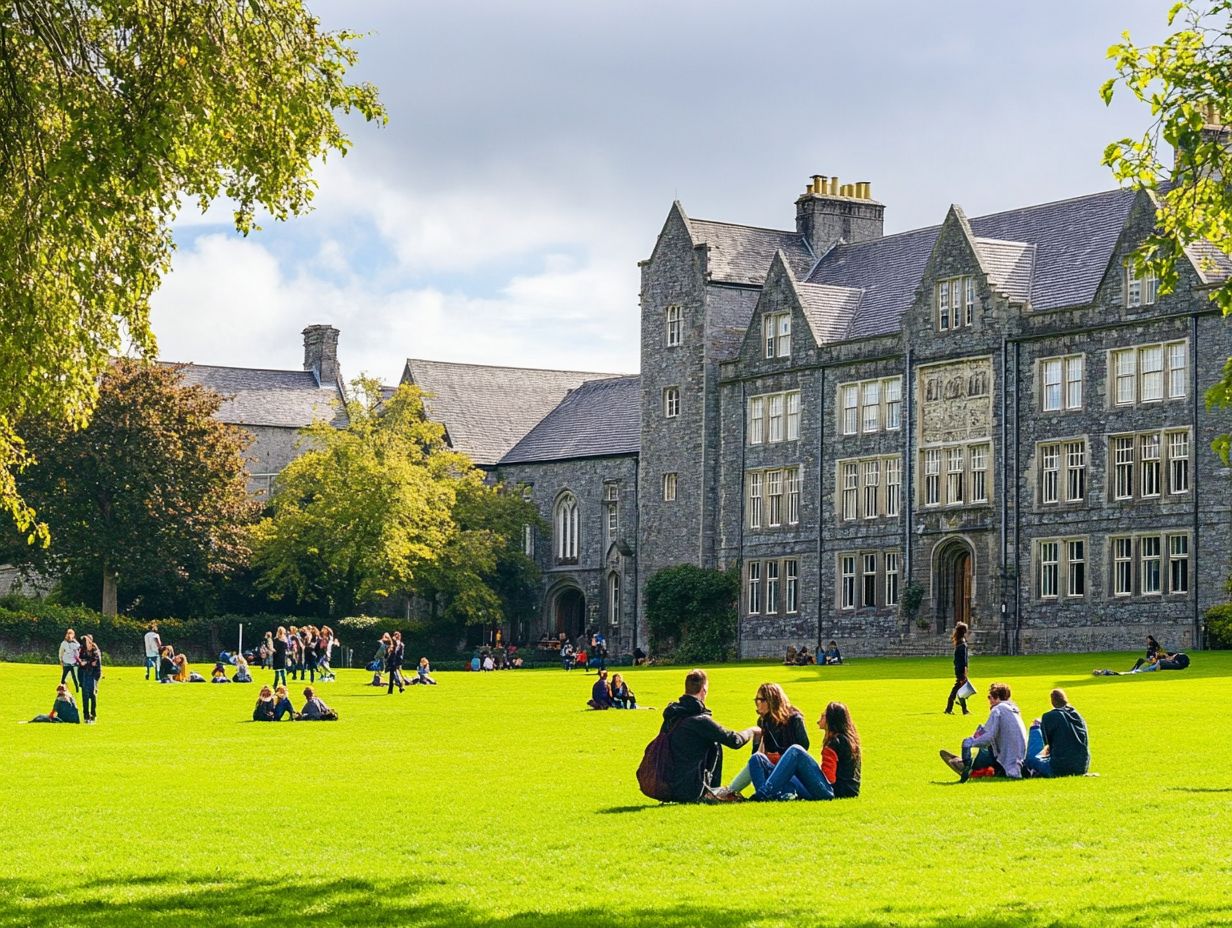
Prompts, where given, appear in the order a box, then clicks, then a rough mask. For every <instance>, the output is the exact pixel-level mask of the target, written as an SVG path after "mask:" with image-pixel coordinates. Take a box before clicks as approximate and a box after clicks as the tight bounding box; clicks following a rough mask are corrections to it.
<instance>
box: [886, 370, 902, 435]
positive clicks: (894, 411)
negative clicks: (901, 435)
mask: <svg viewBox="0 0 1232 928" xmlns="http://www.w3.org/2000/svg"><path fill="white" fill-rule="evenodd" d="M884 392H885V428H886V431H887V432H896V431H898V430H899V429H900V428H901V427H902V422H903V378H902V377H888V378H886V380H885V391H884Z"/></svg>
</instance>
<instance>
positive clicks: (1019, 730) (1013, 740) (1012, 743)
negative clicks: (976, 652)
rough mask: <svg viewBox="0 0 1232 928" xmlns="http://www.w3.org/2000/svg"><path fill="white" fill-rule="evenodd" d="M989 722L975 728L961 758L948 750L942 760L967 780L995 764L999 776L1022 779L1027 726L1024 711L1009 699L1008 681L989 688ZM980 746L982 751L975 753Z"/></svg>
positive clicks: (965, 740) (966, 742)
mask: <svg viewBox="0 0 1232 928" xmlns="http://www.w3.org/2000/svg"><path fill="white" fill-rule="evenodd" d="M988 706H989V710H990V711H989V713H988V721H987V722H985V723H984V724H983V725H981V726H980V727H979V728H977V729H976V731H975V734H974V735H972V736H971V737H970V738H964V739H963V743H962V758H961V759H959V758H956V757H955V756H954V755H953V754H951V753H950V752H949V751H942V752H941V759H942V760H943V761H945V763H946V765H947V766H948V767H950V768H951V769H952V770H953V771H954V772H955V773H957V774H958V776H959V779H960V780H961V782H963V783H966V782H967V780H968V779H969V778H970V776H971V771H972V770H979V769H982V768H984V767H992V768H993V770H995V771H996V775H997V776H1005V777H1009V778H1010V779H1011V780H1018V779H1021V778H1022V770H1023V764H1024V762H1025V761H1026V759H1027V726H1026V725H1024V724H1023V721H1022V713H1021V712H1020V711H1019V709H1018V706H1016V705H1015V704H1014V702H1013V701H1012V700H1011V699H1010V687H1009V684H1008V683H993V684H992V685H991V686H989V687H988ZM976 748H978V749H979V753H977V754H975V756H974V757H973V756H972V752H973V751H974V750H975V749H976Z"/></svg>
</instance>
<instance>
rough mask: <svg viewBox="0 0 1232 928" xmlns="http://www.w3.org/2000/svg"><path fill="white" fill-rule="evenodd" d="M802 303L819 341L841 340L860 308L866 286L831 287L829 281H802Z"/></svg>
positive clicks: (798, 289) (797, 288)
mask: <svg viewBox="0 0 1232 928" xmlns="http://www.w3.org/2000/svg"><path fill="white" fill-rule="evenodd" d="M796 290H797V291H798V292H799V294H800V307H801V309H802V311H803V312H804V318H805V319H807V320H808V324H809V328H810V329H812V330H813V338H815V339H816V340H817V344H819V345H824V344H826V343H827V342H837V341H841V340H842V339H843V338H844V337H845V336H846V334H847V326H848V325H850V323H851V320H852V317H854V316H855V314H856V312H857V310H859V308H860V301H861V300H863V299H864V291H863V290H853V289H851V288H849V287H831V286H827V285H825V284H809V283H798V284H796Z"/></svg>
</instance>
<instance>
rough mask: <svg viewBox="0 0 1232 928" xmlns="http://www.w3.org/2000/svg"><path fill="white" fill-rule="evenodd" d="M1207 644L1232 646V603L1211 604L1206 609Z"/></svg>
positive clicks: (1211, 646)
mask: <svg viewBox="0 0 1232 928" xmlns="http://www.w3.org/2000/svg"><path fill="white" fill-rule="evenodd" d="M1206 646H1207V647H1208V648H1217V649H1226V648H1232V603H1224V604H1223V605H1220V606H1211V608H1209V609H1207V610H1206Z"/></svg>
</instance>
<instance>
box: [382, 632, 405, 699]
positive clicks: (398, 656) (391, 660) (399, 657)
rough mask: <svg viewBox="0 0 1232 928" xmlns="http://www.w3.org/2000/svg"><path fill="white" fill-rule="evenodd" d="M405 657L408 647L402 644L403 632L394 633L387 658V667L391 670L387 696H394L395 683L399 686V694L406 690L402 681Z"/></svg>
mask: <svg viewBox="0 0 1232 928" xmlns="http://www.w3.org/2000/svg"><path fill="white" fill-rule="evenodd" d="M405 657H406V645H404V644H403V643H402V632H394V637H393V641H392V643H391V645H390V648H389V654H387V655H386V656H385V665H386V666H387V667H388V668H389V690H388V691H387V692H386V694H385V695H386V696H392V695H393V692H394V683H395V682H396V683H397V684H398V692H399V693H401V692H403V691H404V690H405V689H406V686H405V684H404V683H403V681H402V661H403V659H404V658H405Z"/></svg>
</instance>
